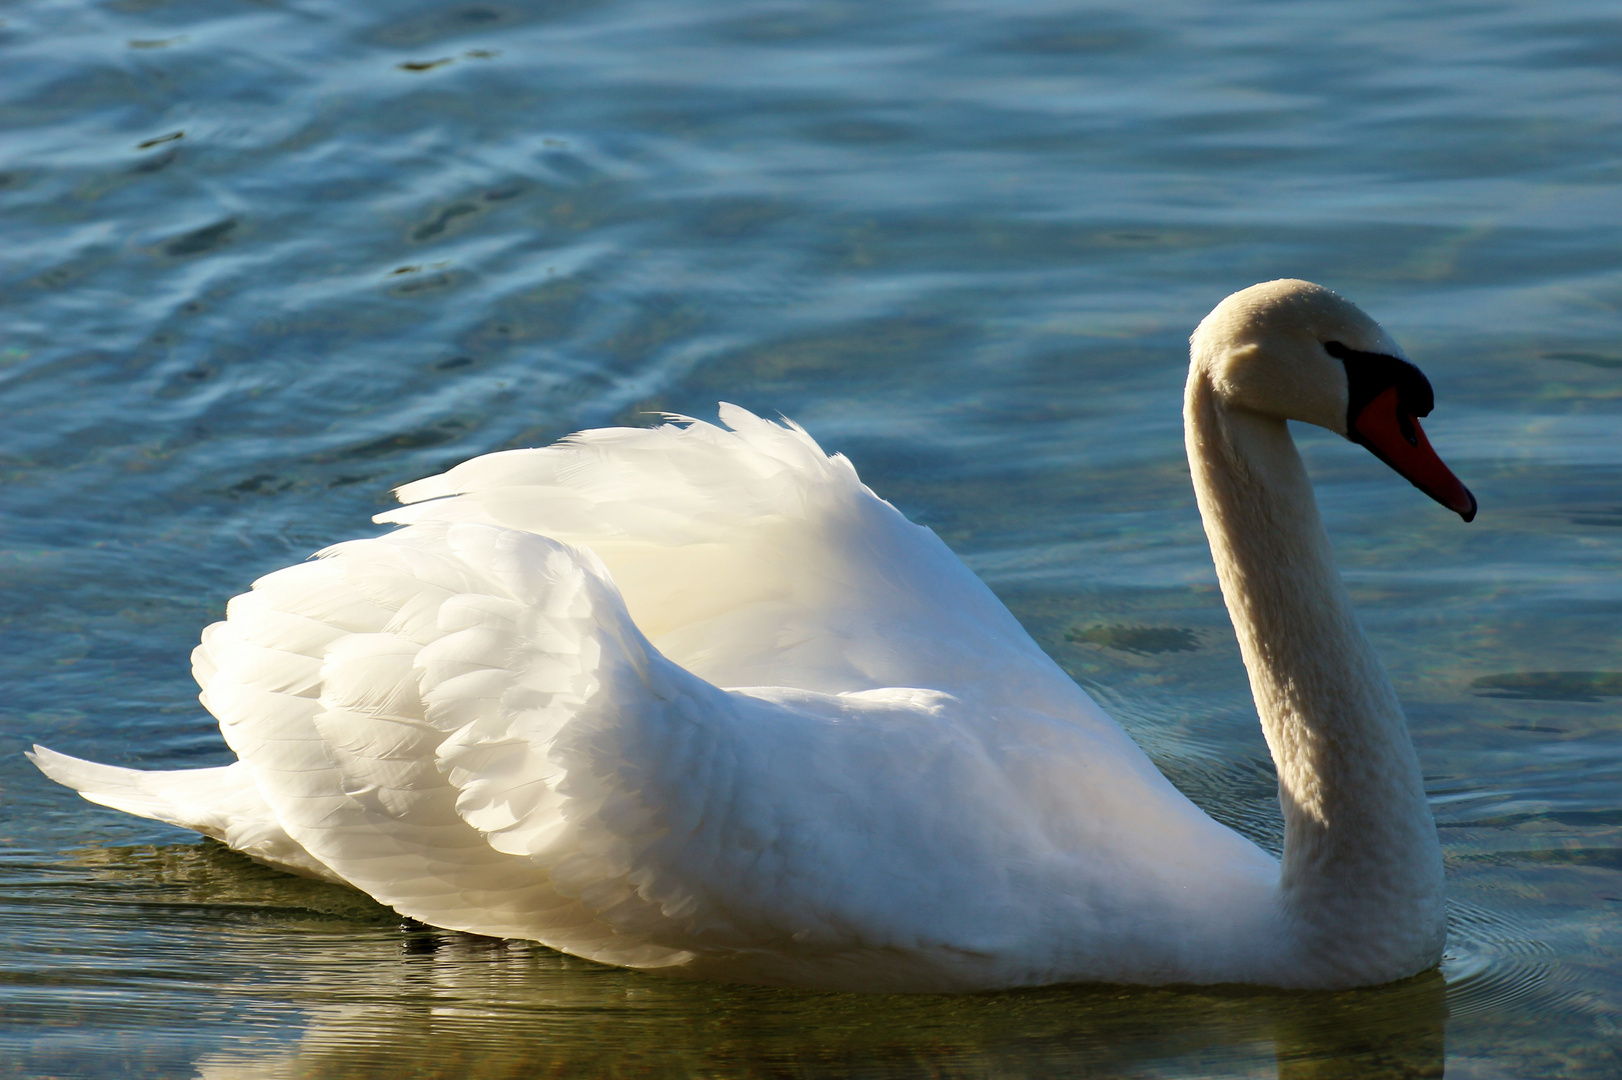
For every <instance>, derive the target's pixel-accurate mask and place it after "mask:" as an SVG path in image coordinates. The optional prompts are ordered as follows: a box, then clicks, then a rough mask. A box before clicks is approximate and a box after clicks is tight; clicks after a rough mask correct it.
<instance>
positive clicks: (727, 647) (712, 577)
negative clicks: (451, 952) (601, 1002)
mask: <svg viewBox="0 0 1622 1080" xmlns="http://www.w3.org/2000/svg"><path fill="white" fill-rule="evenodd" d="M1337 299H1338V298H1337ZM1341 303H1344V302H1341ZM1347 306H1349V305H1347ZM1219 310H1220V309H1219ZM1354 310H1355V309H1354ZM1359 314H1360V313H1359ZM1371 325H1372V324H1371ZM721 420H722V423H723V425H724V426H717V425H712V424H707V423H702V422H697V421H685V422H681V423H671V424H667V425H665V426H662V427H657V428H652V429H606V430H598V431H587V432H583V433H581V434H579V435H576V436H573V437H571V438H570V439H567V440H565V441H564V442H562V443H559V444H557V445H554V446H551V447H546V448H544V449H534V450H515V451H509V452H504V453H497V454H490V455H487V456H484V457H481V458H476V459H474V460H472V461H469V462H466V463H465V464H462V465H460V466H457V467H456V468H454V469H451V470H450V471H449V472H446V473H444V474H443V475H440V476H435V477H431V478H429V479H426V480H420V481H417V482H416V483H413V484H408V485H406V486H405V487H403V488H401V489H400V492H399V495H400V497H401V499H402V501H403V502H404V503H406V504H407V505H406V506H404V507H402V508H401V509H398V510H395V511H393V512H391V513H388V514H384V515H381V516H380V517H379V518H378V520H379V521H384V522H393V523H396V524H398V525H399V526H400V527H399V528H398V529H396V530H395V531H393V532H391V533H389V534H387V535H385V536H382V537H379V538H377V539H371V540H357V541H351V542H348V543H344V544H339V545H337V546H335V547H333V548H329V549H327V550H326V551H324V552H322V553H321V554H320V558H319V559H317V560H315V561H312V562H309V563H305V564H302V565H298V566H293V567H289V568H287V569H284V570H279V571H277V572H275V573H273V574H270V575H268V576H266V577H264V578H261V579H260V580H259V581H257V582H255V583H254V587H253V591H251V592H249V593H246V594H244V595H242V596H239V597H236V598H235V599H234V600H232V601H231V603H230V605H229V606H228V609H227V617H226V619H225V621H223V622H220V623H216V624H214V625H213V626H210V627H209V628H208V629H207V630H206V631H205V632H204V634H203V639H202V644H201V645H200V646H199V647H198V648H197V650H196V652H195V653H194V655H193V670H194V673H195V675H196V677H197V681H198V683H199V685H200V686H201V687H202V690H203V693H202V700H203V702H204V704H205V705H206V706H207V707H208V708H209V709H210V711H212V712H213V713H214V714H215V716H217V717H218V718H219V721H220V728H221V730H222V732H223V733H224V735H225V739H226V741H227V743H228V744H229V745H230V747H231V749H232V750H233V751H234V752H235V753H236V754H237V756H238V758H239V759H240V760H239V761H238V762H237V763H235V764H233V765H230V766H227V767H225V768H219V769H206V770H198V771H187V772H168V773H142V772H137V771H134V770H126V769H118V768H113V767H109V766H103V765H95V764H91V763H89V762H82V761H79V760H78V759H75V758H70V757H67V756H65V755H61V754H57V753H54V752H52V751H50V750H46V749H43V748H37V751H36V753H37V756H36V758H35V760H36V762H37V763H38V764H39V766H40V768H42V769H43V770H44V771H45V772H46V773H47V774H48V775H50V776H51V777H53V778H54V779H57V780H59V781H61V782H62V783H65V784H68V785H70V786H73V787H75V788H77V789H79V790H80V791H81V792H82V793H83V794H84V795H85V797H86V798H89V799H92V800H93V801H97V802H101V803H104V804H106V805H109V806H113V807H117V808H119V809H122V810H126V811H129V812H131V813H135V814H141V815H144V816H147V817H152V818H157V819H159V820H163V821H168V822H171V823H173V824H176V825H181V826H184V827H186V828H191V829H195V830H197V831H199V832H203V833H206V834H207V835H210V836H213V837H215V838H217V839H219V840H221V841H223V842H225V843H227V844H229V845H230V846H231V847H233V848H235V849H237V850H239V851H242V852H244V853H245V854H247V855H249V856H251V857H253V858H255V859H258V860H260V861H261V862H264V863H267V864H269V865H272V866H277V867H280V868H283V869H286V870H290V871H293V872H295V873H303V874H309V875H314V876H318V877H323V878H327V879H329V880H335V881H342V882H347V883H349V884H351V885H354V886H355V887H357V888H360V889H362V890H364V891H366V892H367V893H369V894H371V895H372V896H374V897H376V898H377V899H378V900H380V901H381V902H383V903H385V904H389V905H391V906H392V907H394V908H395V909H397V910H398V911H400V912H402V913H404V914H406V915H409V916H411V917H413V918H416V919H420V920H422V921H424V922H427V923H431V924H433V925H436V926H441V927H446V928H450V929H456V930H466V931H470V932H474V933H480V934H490V935H497V936H507V937H518V938H528V939H533V940H536V941H541V942H544V943H546V944H548V945H551V946H553V947H555V948H558V949H562V950H565V951H567V952H571V953H574V954H577V955H580V956H585V957H590V958H592V959H595V960H600V961H603V962H605V963H611V964H620V965H626V966H632V967H641V968H660V969H666V970H669V971H671V972H674V973H680V974H687V975H694V976H701V977H716V978H728V979H739V980H748V981H759V982H768V983H781V984H795V985H807V986H819V987H830V988H844V989H864V990H957V989H977V988H984V987H995V986H1009V985H1019V984H1032V983H1044V982H1055V981H1064V980H1075V979H1102V980H1117V981H1128V982H1149V983H1164V982H1220V981H1252V982H1276V983H1287V984H1296V985H1339V984H1346V983H1351V982H1358V981H1374V978H1381V977H1392V975H1393V971H1391V970H1388V969H1389V965H1386V966H1385V967H1377V970H1372V974H1373V978H1371V977H1370V973H1369V972H1368V971H1364V970H1363V968H1362V967H1358V966H1357V965H1353V968H1354V969H1355V972H1354V973H1353V974H1350V975H1348V974H1347V973H1346V972H1347V965H1346V964H1344V963H1339V962H1337V963H1334V964H1329V965H1327V966H1326V965H1325V964H1322V963H1317V962H1316V961H1313V960H1312V958H1311V957H1307V956H1306V955H1305V954H1304V953H1303V951H1302V948H1301V947H1300V942H1299V939H1300V938H1301V936H1302V935H1301V934H1300V932H1299V931H1298V930H1297V929H1296V928H1295V926H1294V922H1293V921H1292V920H1294V919H1295V918H1296V916H1295V914H1294V913H1293V912H1292V910H1291V908H1290V905H1289V902H1288V897H1287V895H1286V894H1287V892H1288V889H1287V887H1286V886H1281V882H1280V867H1279V864H1278V862H1277V861H1276V860H1274V859H1273V858H1272V857H1270V856H1269V855H1267V854H1266V853H1264V852H1262V851H1261V850H1259V849H1258V848H1257V847H1255V845H1253V844H1252V843H1250V842H1249V841H1248V840H1245V839H1243V838H1241V837H1240V836H1238V835H1237V834H1235V833H1234V832H1232V831H1231V830H1229V829H1228V828H1226V827H1224V826H1222V825H1219V824H1217V823H1216V822H1215V821H1213V820H1212V819H1211V818H1209V817H1208V816H1206V815H1205V814H1204V813H1203V812H1201V811H1200V810H1199V809H1198V808H1196V807H1195V806H1194V805H1192V804H1191V803H1190V802H1189V801H1188V800H1187V799H1186V798H1185V797H1184V796H1183V795H1182V794H1181V793H1179V792H1178V791H1177V790H1176V789H1175V788H1174V787H1172V785H1171V784H1170V783H1168V782H1167V781H1166V780H1165V779H1164V777H1162V776H1161V775H1160V773H1159V772H1158V771H1157V770H1156V769H1155V768H1154V766H1153V765H1152V764H1151V763H1150V762H1149V760H1148V759H1147V758H1146V757H1145V756H1144V755H1143V753H1142V752H1141V751H1140V750H1139V749H1138V748H1137V747H1136V746H1135V745H1134V744H1133V743H1132V741H1131V740H1130V739H1129V738H1128V737H1127V736H1126V735H1125V733H1124V732H1123V731H1122V730H1121V729H1120V727H1119V726H1118V725H1116V724H1115V723H1114V722H1113V721H1112V720H1110V719H1109V718H1108V717H1107V716H1106V715H1105V714H1104V713H1103V712H1101V711H1100V710H1099V709H1098V707H1097V706H1096V705H1095V704H1094V703H1093V702H1092V701H1091V700H1090V699H1089V698H1088V697H1087V695H1086V694H1085V693H1084V692H1083V691H1082V690H1081V689H1080V688H1079V687H1077V686H1076V684H1075V683H1074V682H1073V681H1072V680H1071V679H1070V678H1069V677H1068V676H1066V675H1065V674H1064V672H1063V671H1062V670H1060V669H1059V668H1058V667H1057V666H1056V665H1055V664H1054V663H1053V662H1052V661H1051V660H1050V659H1049V658H1048V657H1047V656H1046V655H1044V654H1043V653H1042V651H1041V650H1040V649H1039V648H1038V647H1037V645H1036V644H1035V642H1033V641H1032V640H1031V638H1030V637H1029V636H1028V635H1027V634H1026V633H1025V631H1024V630H1023V629H1022V628H1021V627H1020V625H1019V624H1018V622H1017V621H1016V620H1015V619H1014V618H1013V617H1012V615H1010V614H1009V612H1008V611H1007V609H1006V608H1004V607H1003V605H1002V604H1001V603H999V602H998V600H997V599H996V597H995V596H993V595H992V593H991V592H990V591H989V590H988V589H987V588H986V587H985V585H984V584H982V583H981V582H980V581H979V580H978V579H977V578H976V577H975V576H974V575H973V574H972V573H971V572H970V571H969V570H968V569H967V568H966V567H965V566H964V565H963V564H962V562H960V561H959V560H958V559H957V558H956V557H955V556H954V555H953V554H952V553H951V552H950V551H949V550H948V549H947V548H946V546H945V545H944V544H942V543H941V541H940V540H939V539H937V538H936V537H935V536H934V534H933V533H931V532H929V531H928V530H927V529H923V528H920V527H918V526H915V525H913V524H911V523H909V522H908V521H906V519H905V518H903V517H902V515H901V514H900V513H899V512H898V511H896V509H895V508H894V507H892V506H891V505H890V504H888V503H886V502H884V501H882V500H881V499H879V498H878V497H877V496H875V495H874V494H873V493H872V492H871V491H869V490H868V489H867V488H866V487H864V486H863V485H862V483H861V482H860V480H859V479H858V478H857V475H856V472H855V470H854V469H853V468H852V467H851V465H850V463H849V462H848V461H846V460H845V459H844V458H843V457H841V456H837V455H836V456H833V457H829V456H827V455H825V454H824V453H823V452H822V451H821V449H820V448H819V447H818V446H817V445H816V443H815V442H814V441H813V440H812V439H811V437H810V436H809V435H807V434H806V433H805V432H804V431H802V430H801V429H799V428H798V427H796V426H794V425H792V424H791V425H788V426H781V425H778V424H774V423H771V422H768V421H765V420H762V419H760V418H758V417H756V416H754V415H752V414H750V413H748V412H746V411H745V410H743V409H740V408H737V407H735V406H729V405H723V406H722V407H721ZM1309 498H1310V496H1309ZM1337 585H1338V582H1337ZM1354 629H1355V628H1354ZM1331 644H1332V643H1331ZM1264 720H1265V717H1264ZM1399 721H1400V717H1399ZM1403 739H1404V745H1406V743H1405V740H1406V736H1405V735H1404V736H1403ZM1407 753H1408V754H1409V756H1410V758H1411V756H1412V752H1411V750H1408V751H1407ZM1427 821H1428V818H1427ZM1431 836H1432V841H1431V842H1432V843H1433V844H1434V832H1432V834H1431ZM1286 870H1288V868H1286ZM1286 877H1288V874H1287V873H1286ZM1438 888H1439V884H1438ZM1425 948H1426V949H1429V948H1430V946H1429V945H1426V946H1425ZM1433 960H1434V957H1433V956H1429V955H1426V956H1408V957H1405V958H1403V959H1400V960H1399V961H1398V966H1403V965H1406V967H1407V969H1408V970H1402V971H1396V972H1394V973H1395V974H1407V973H1408V971H1409V970H1417V969H1418V967H1422V966H1424V964H1425V963H1428V962H1433ZM1416 961H1417V962H1418V963H1417V965H1416ZM1315 964H1316V966H1314V965H1315ZM1365 966H1366V965H1365Z"/></svg>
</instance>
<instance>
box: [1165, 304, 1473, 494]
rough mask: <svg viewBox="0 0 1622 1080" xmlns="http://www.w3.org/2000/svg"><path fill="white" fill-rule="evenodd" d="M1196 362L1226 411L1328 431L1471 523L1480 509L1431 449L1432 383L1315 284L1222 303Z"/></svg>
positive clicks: (1200, 340)
mask: <svg viewBox="0 0 1622 1080" xmlns="http://www.w3.org/2000/svg"><path fill="white" fill-rule="evenodd" d="M1190 344H1191V353H1192V356H1193V362H1194V365H1195V366H1196V368H1198V369H1200V370H1202V371H1203V372H1204V375H1205V377H1206V379H1207V380H1208V381H1209V383H1210V386H1211V388H1212V390H1213V391H1214V393H1215V394H1216V396H1217V398H1218V400H1219V401H1221V403H1222V405H1223V406H1224V407H1226V408H1228V409H1244V410H1248V411H1250V412H1255V413H1260V414H1262V415H1264V416H1273V417H1277V418H1279V419H1282V420H1301V421H1304V422H1306V423H1309V424H1317V425H1318V426H1319V427H1326V428H1328V429H1329V430H1330V431H1333V432H1336V433H1337V434H1340V435H1344V436H1346V437H1347V438H1348V439H1350V440H1351V441H1353V442H1355V443H1359V444H1361V445H1362V446H1365V447H1367V448H1368V449H1369V450H1371V451H1372V452H1373V453H1374V455H1375V456H1376V457H1378V458H1379V459H1380V460H1381V461H1384V462H1385V463H1386V464H1387V465H1390V466H1391V467H1392V468H1393V469H1395V470H1397V472H1399V473H1401V474H1402V475H1403V476H1404V477H1406V478H1407V479H1408V480H1409V481H1410V482H1411V483H1412V484H1413V485H1414V486H1415V487H1417V488H1419V490H1421V491H1423V492H1424V493H1425V494H1427V495H1429V496H1430V497H1431V498H1433V499H1435V500H1436V501H1437V502H1439V503H1441V504H1442V505H1443V506H1445V507H1447V508H1448V509H1449V510H1452V511H1454V512H1456V513H1457V514H1458V515H1459V516H1460V517H1462V518H1464V520H1465V521H1469V520H1471V519H1472V518H1474V517H1475V516H1476V500H1475V496H1474V495H1471V494H1470V492H1469V489H1467V488H1466V487H1465V486H1464V485H1463V484H1461V483H1460V482H1459V480H1458V477H1456V476H1454V475H1453V473H1452V472H1451V471H1450V470H1449V469H1448V467H1447V466H1446V465H1444V464H1443V463H1442V459H1441V458H1439V457H1437V456H1436V451H1435V450H1433V449H1431V445H1430V441H1429V440H1427V439H1426V438H1425V431H1424V429H1423V428H1421V427H1420V426H1419V417H1421V416H1427V415H1429V414H1430V411H1431V406H1432V405H1433V404H1434V400H1433V397H1432V394H1431V385H1430V382H1429V380H1427V379H1426V378H1425V376H1424V375H1423V374H1422V373H1421V372H1420V370H1419V369H1418V368H1417V367H1415V366H1414V365H1413V364H1411V363H1409V362H1408V359H1407V357H1405V356H1403V354H1402V349H1401V348H1400V347H1399V346H1398V345H1397V343H1396V342H1394V341H1392V340H1391V338H1390V337H1388V336H1387V335H1386V332H1385V331H1384V330H1382V329H1380V324H1379V323H1377V322H1375V321H1374V320H1373V319H1371V318H1369V317H1368V316H1367V315H1365V314H1363V312H1362V310H1361V309H1359V308H1358V307H1357V305H1356V304H1353V303H1352V302H1351V301H1349V300H1346V299H1343V298H1342V297H1340V296H1337V295H1336V294H1335V293H1332V292H1330V291H1329V290H1328V289H1326V288H1324V287H1323V286H1321V285H1314V284H1312V282H1310V281H1297V280H1294V279H1285V280H1282V281H1268V282H1263V283H1262V284H1260V285H1252V286H1251V287H1250V288H1248V289H1242V290H1240V291H1239V292H1236V293H1234V294H1233V295H1232V296H1230V297H1228V298H1227V299H1226V300H1224V301H1222V303H1220V304H1218V305H1217V306H1216V307H1215V308H1214V309H1213V310H1212V312H1211V314H1209V315H1207V316H1206V317H1205V318H1204V319H1203V320H1202V321H1201V322H1200V325H1199V327H1198V328H1197V329H1195V331H1194V336H1193V338H1192V339H1191V341H1190Z"/></svg>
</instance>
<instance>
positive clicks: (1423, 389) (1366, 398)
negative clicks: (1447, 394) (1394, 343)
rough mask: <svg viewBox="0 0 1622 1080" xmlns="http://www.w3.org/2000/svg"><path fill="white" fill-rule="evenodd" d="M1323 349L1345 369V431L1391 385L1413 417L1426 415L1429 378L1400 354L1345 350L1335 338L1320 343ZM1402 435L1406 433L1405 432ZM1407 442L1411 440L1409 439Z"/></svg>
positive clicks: (1430, 403) (1431, 400)
mask: <svg viewBox="0 0 1622 1080" xmlns="http://www.w3.org/2000/svg"><path fill="white" fill-rule="evenodd" d="M1324 351H1325V352H1327V353H1328V354H1329V355H1330V356H1333V357H1334V358H1335V359H1336V360H1339V361H1340V362H1341V365H1342V366H1343V367H1345V368H1346V389H1347V394H1346V430H1347V431H1351V429H1352V424H1353V422H1354V421H1356V420H1357V417H1358V415H1359V414H1360V413H1362V411H1363V409H1364V407H1365V406H1367V405H1368V403H1369V402H1371V401H1373V400H1374V399H1375V398H1377V397H1379V396H1380V395H1381V394H1383V393H1385V392H1386V391H1387V390H1389V389H1390V388H1391V387H1393V386H1395V387H1396V388H1397V400H1398V401H1400V402H1402V407H1403V408H1404V409H1406V410H1407V411H1408V412H1409V413H1411V414H1412V415H1414V416H1429V415H1430V412H1431V409H1432V408H1434V407H1435V405H1436V395H1435V394H1433V393H1432V392H1431V384H1430V380H1429V379H1427V378H1425V375H1424V373H1423V372H1421V371H1420V370H1419V369H1418V368H1416V367H1414V365H1412V364H1410V363H1409V362H1408V361H1406V360H1404V359H1403V358H1402V357H1400V356H1387V355H1386V354H1385V353H1376V352H1360V351H1359V350H1357V349H1348V348H1347V347H1346V346H1344V345H1342V344H1341V343H1340V342H1338V341H1326V342H1324ZM1399 422H1400V421H1399ZM1403 434H1404V435H1405V436H1406V435H1407V431H1406V430H1405V431H1404V432H1403ZM1408 441H1409V442H1410V443H1412V442H1414V440H1413V439H1409V440H1408Z"/></svg>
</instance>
